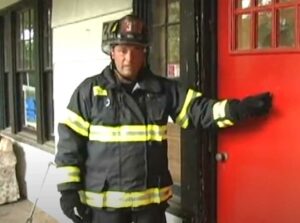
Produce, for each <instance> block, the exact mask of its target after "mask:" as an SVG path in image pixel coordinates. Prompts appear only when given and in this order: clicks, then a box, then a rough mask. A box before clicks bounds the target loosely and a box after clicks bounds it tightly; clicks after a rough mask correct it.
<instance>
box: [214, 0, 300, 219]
mask: <svg viewBox="0 0 300 223" xmlns="http://www.w3.org/2000/svg"><path fill="white" fill-rule="evenodd" d="M234 2H235V3H234V4H235V6H234V4H233V0H219V1H218V47H219V49H218V70H219V73H218V91H219V97H220V98H232V97H237V98H242V97H244V96H247V95H250V94H255V93H259V92H262V91H271V92H272V94H273V95H274V101H273V102H274V108H273V110H272V112H271V114H270V115H269V116H267V117H262V118H258V119H255V120H251V121H247V122H245V123H242V124H240V125H238V126H235V127H233V128H230V129H224V130H221V131H220V134H219V139H218V140H219V142H218V144H219V147H218V151H219V152H224V153H227V154H228V159H227V160H226V161H225V162H219V163H218V185H217V188H218V200H217V203H218V205H217V214H218V216H217V219H218V223H283V222H284V223H298V222H300V120H299V118H300V104H299V103H300V47H299V45H300V44H299V42H300V37H299V33H300V31H299V29H300V25H299V19H296V18H297V17H298V18H300V11H299V9H300V1H299V0H293V1H292V0H290V1H289V0H285V1H284V0H281V1H280V0H276V3H275V0H273V1H271V0H270V1H268V0H261V1H259V0H256V1H254V0H249V1H247V0H246V1H245V0H244V1H242V0H240V1H237V0H236V1H234ZM278 2H283V3H282V4H281V3H278ZM248 3H249V5H247V4H248ZM258 3H261V4H262V6H259V5H256V4H258ZM237 6H240V9H238V10H235V7H237ZM259 10H262V11H263V10H265V11H264V12H259ZM297 10H298V11H297ZM234 13H236V16H233V14H234ZM264 13H265V14H264ZM238 14H239V15H238ZM275 15H276V18H277V19H276V20H275V19H274V17H273V16H275ZM253 18H255V19H253ZM268 18H269V19H270V20H268ZM248 19H249V20H248ZM293 20H294V21H293ZM234 21H236V22H234ZM293 22H294V23H293ZM277 23H280V26H279V25H277ZM232 24H236V26H235V25H232ZM287 24H288V25H290V26H288V27H287ZM263 25H265V26H263ZM243 26H244V27H243ZM285 26H286V27H285ZM266 27H267V28H266ZM284 27H285V28H287V29H289V35H285V34H284ZM276 29H277V30H276ZM279 30H280V32H279ZM268 32H269V34H270V35H267V33H268ZM276 33H277V34H276ZM288 36H289V37H288ZM288 38H291V39H288ZM259 41H260V42H259ZM258 42H259V43H258ZM281 46H283V47H281ZM258 48H259V49H258Z"/></svg>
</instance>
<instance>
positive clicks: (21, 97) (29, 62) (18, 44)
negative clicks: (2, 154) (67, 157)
mask: <svg viewBox="0 0 300 223" xmlns="http://www.w3.org/2000/svg"><path fill="white" fill-rule="evenodd" d="M18 8H19V9H18V10H17V11H8V12H7V15H11V14H12V15H13V18H12V17H11V16H7V17H6V23H5V24H7V25H6V26H5V35H6V36H5V41H6V44H5V54H4V64H5V76H6V77H7V80H8V77H9V76H10V75H12V76H10V77H12V78H11V80H12V83H9V84H7V86H9V85H10V88H11V89H15V90H12V94H11V96H9V97H8V96H7V97H6V98H8V99H9V100H8V103H9V107H11V108H12V111H16V112H13V113H8V115H7V116H6V121H8V120H12V122H11V124H12V126H11V130H12V133H18V132H20V131H26V132H28V133H30V134H32V136H33V137H36V139H37V142H38V143H44V142H45V141H48V140H53V139H54V118H53V116H54V115H53V77H52V76H53V74H52V73H53V71H52V30H51V0H42V1H38V2H36V1H32V2H31V1H29V2H28V4H25V5H23V4H20V7H18ZM12 10H13V9H12ZM11 31H12V32H11ZM9 61H12V63H13V64H10V63H8V62H9ZM7 82H8V81H7ZM7 111H8V110H7ZM9 115H10V116H11V117H9Z"/></svg>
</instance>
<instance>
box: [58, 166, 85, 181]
mask: <svg viewBox="0 0 300 223" xmlns="http://www.w3.org/2000/svg"><path fill="white" fill-rule="evenodd" d="M56 174H57V177H58V179H59V180H58V183H59V184H61V183H71V182H80V169H79V168H78V167H76V166H63V167H57V168H56Z"/></svg>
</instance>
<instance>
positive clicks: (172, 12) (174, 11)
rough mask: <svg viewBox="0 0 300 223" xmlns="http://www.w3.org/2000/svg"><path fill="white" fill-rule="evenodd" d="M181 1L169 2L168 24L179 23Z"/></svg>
mask: <svg viewBox="0 0 300 223" xmlns="http://www.w3.org/2000/svg"><path fill="white" fill-rule="evenodd" d="M179 17H180V12H179V1H174V0H173V1H169V3H168V22H169V23H171V22H179Z"/></svg>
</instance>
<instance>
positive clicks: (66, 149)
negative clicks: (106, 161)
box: [55, 86, 91, 191]
mask: <svg viewBox="0 0 300 223" xmlns="http://www.w3.org/2000/svg"><path fill="white" fill-rule="evenodd" d="M86 91H87V89H86V88H83V87H82V86H79V87H78V88H77V89H76V90H75V91H74V93H73V95H72V96H71V99H70V102H69V104H68V106H67V108H66V111H65V117H64V118H63V120H61V121H60V122H59V124H58V136H59V139H58V143H57V151H56V155H55V163H56V166H57V169H56V170H57V175H58V177H59V182H58V185H57V187H58V190H59V191H62V190H70V189H74V190H79V189H81V188H82V180H83V178H82V175H83V172H84V168H83V166H84V165H83V163H84V161H85V158H86V143H87V140H88V132H89V126H90V123H89V117H90V110H91V103H90V99H89V97H88V96H87V95H88V93H86Z"/></svg>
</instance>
